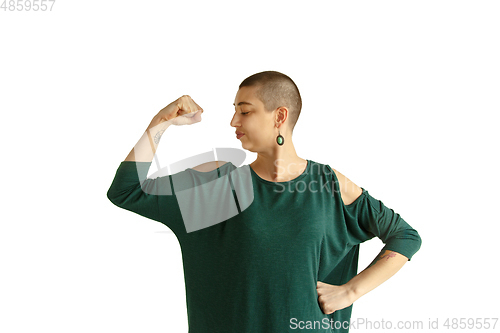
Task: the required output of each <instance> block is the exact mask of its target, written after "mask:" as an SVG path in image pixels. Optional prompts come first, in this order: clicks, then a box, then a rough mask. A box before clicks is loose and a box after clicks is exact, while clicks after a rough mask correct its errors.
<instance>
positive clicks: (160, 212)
mask: <svg viewBox="0 0 500 333" xmlns="http://www.w3.org/2000/svg"><path fill="white" fill-rule="evenodd" d="M150 166H151V162H135V161H122V162H121V163H120V165H119V167H118V169H117V171H116V174H115V178H114V179H113V182H112V184H111V186H110V188H109V190H108V192H107V197H108V199H109V200H110V201H111V202H112V203H113V204H114V205H116V206H118V207H120V208H123V209H126V210H129V211H131V212H134V213H136V214H139V215H141V216H144V217H147V218H149V219H152V220H154V221H157V222H161V223H163V224H165V225H166V226H167V227H169V228H170V229H171V230H172V231H173V232H174V233H175V234H176V235H179V233H180V232H182V231H183V230H184V231H185V229H184V224H183V222H182V214H181V212H180V209H179V205H178V202H177V198H176V197H175V195H174V191H173V187H172V185H171V183H172V181H171V176H170V175H169V176H164V177H157V178H155V179H151V178H147V174H148V171H149V167H150Z"/></svg>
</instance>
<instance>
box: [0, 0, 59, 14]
mask: <svg viewBox="0 0 500 333" xmlns="http://www.w3.org/2000/svg"><path fill="white" fill-rule="evenodd" d="M55 2H56V0H9V1H7V0H4V1H3V2H2V5H1V6H0V9H3V10H4V11H7V10H8V11H10V12H13V11H18V12H20V11H23V10H24V11H27V12H29V11H31V10H33V11H35V12H37V11H46V10H49V11H52V7H54V3H55ZM47 3H49V4H50V3H52V4H50V8H49V6H48V5H47Z"/></svg>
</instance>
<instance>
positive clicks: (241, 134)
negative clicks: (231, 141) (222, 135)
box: [236, 132, 245, 139]
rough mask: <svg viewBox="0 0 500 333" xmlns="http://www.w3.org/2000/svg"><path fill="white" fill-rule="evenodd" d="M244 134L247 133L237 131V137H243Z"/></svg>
mask: <svg viewBox="0 0 500 333" xmlns="http://www.w3.org/2000/svg"><path fill="white" fill-rule="evenodd" d="M243 135H245V133H241V132H236V139H239V138H241V137H242V136H243Z"/></svg>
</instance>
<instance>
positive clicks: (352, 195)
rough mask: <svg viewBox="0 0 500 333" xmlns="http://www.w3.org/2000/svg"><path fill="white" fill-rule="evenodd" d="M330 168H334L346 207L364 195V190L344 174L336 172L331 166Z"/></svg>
mask: <svg viewBox="0 0 500 333" xmlns="http://www.w3.org/2000/svg"><path fill="white" fill-rule="evenodd" d="M330 168H332V170H333V172H335V176H336V177H337V180H338V183H339V188H340V196H341V197H342V201H343V202H344V205H346V206H347V205H350V204H352V203H353V202H354V201H355V200H356V199H357V198H358V197H359V196H360V195H361V194H362V193H363V190H362V189H361V187H359V186H358V185H356V184H354V183H353V182H352V181H351V180H350V179H349V178H347V177H346V176H344V175H343V174H342V173H340V172H339V171H337V170H335V169H334V168H333V167H331V166H330Z"/></svg>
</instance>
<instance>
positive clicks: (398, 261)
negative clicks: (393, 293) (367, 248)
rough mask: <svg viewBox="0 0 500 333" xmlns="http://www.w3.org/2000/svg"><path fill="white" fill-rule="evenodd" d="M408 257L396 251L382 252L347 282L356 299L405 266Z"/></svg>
mask: <svg viewBox="0 0 500 333" xmlns="http://www.w3.org/2000/svg"><path fill="white" fill-rule="evenodd" d="M407 261H408V258H407V257H405V256H404V255H402V254H399V253H397V252H394V251H389V250H385V251H384V252H383V253H382V252H381V253H380V254H379V255H378V256H377V257H376V258H375V259H374V260H373V262H372V263H371V264H370V265H369V266H368V267H367V268H365V269H364V270H363V271H362V272H360V273H359V274H358V275H356V276H355V277H353V278H352V279H351V280H349V282H347V283H346V287H348V289H349V290H350V292H351V295H352V297H353V298H354V300H357V299H358V298H360V297H361V296H363V295H364V294H366V293H368V292H369V291H371V290H373V289H375V288H376V287H378V286H379V285H381V284H382V283H383V282H385V281H386V280H388V279H389V278H390V277H391V276H393V275H394V274H396V272H397V271H399V270H400V269H401V267H403V265H404V264H405V263H406V262H407Z"/></svg>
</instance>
